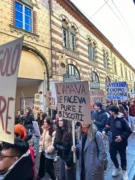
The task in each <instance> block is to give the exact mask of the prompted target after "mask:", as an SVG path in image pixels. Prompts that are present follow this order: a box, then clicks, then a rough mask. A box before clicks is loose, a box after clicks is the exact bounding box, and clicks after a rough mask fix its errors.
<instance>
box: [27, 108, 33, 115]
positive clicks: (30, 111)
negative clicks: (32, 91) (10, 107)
mask: <svg viewBox="0 0 135 180" xmlns="http://www.w3.org/2000/svg"><path fill="white" fill-rule="evenodd" d="M26 109H28V111H29V112H28V114H27V116H28V115H29V114H31V113H32V109H31V108H30V107H27V108H26Z"/></svg>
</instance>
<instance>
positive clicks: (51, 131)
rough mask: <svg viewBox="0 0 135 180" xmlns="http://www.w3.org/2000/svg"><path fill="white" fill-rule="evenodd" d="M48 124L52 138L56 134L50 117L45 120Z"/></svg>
mask: <svg viewBox="0 0 135 180" xmlns="http://www.w3.org/2000/svg"><path fill="white" fill-rule="evenodd" d="M45 121H46V123H47V124H48V125H49V126H50V128H49V135H50V136H52V133H53V132H54V127H53V121H52V118H51V117H50V116H47V117H46V118H45Z"/></svg>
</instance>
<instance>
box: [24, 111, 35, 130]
mask: <svg viewBox="0 0 135 180" xmlns="http://www.w3.org/2000/svg"><path fill="white" fill-rule="evenodd" d="M23 121H24V126H25V128H26V129H31V130H33V124H32V121H34V115H33V114H28V115H27V116H26V117H25V118H24V120H23Z"/></svg>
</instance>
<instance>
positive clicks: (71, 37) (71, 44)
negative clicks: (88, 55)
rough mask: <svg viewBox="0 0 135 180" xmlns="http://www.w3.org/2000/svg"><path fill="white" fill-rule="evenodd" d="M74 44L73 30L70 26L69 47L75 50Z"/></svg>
mask: <svg viewBox="0 0 135 180" xmlns="http://www.w3.org/2000/svg"><path fill="white" fill-rule="evenodd" d="M75 44H76V42H75V30H74V28H73V27H72V28H71V30H70V49H71V50H72V51H75V49H76V48H75Z"/></svg>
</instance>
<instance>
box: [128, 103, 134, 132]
mask: <svg viewBox="0 0 135 180" xmlns="http://www.w3.org/2000/svg"><path fill="white" fill-rule="evenodd" d="M129 118H130V122H131V128H132V130H133V132H135V101H132V102H131V103H130V107H129Z"/></svg>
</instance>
